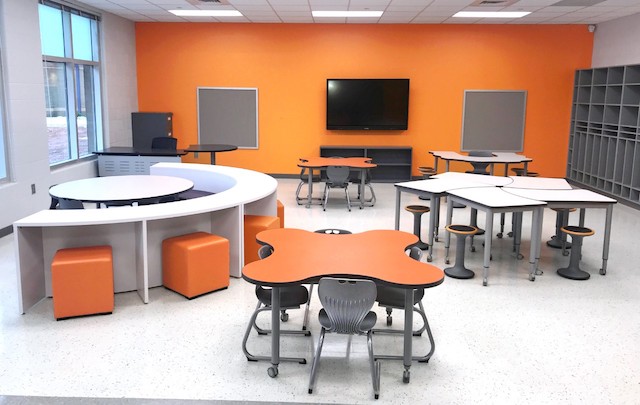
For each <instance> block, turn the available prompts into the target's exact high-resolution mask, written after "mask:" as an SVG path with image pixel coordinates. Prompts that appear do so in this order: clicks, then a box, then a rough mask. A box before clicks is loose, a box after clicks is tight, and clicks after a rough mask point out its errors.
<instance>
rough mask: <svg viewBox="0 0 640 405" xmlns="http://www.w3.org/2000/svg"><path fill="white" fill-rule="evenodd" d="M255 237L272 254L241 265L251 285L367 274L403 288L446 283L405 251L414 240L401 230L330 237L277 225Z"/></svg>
mask: <svg viewBox="0 0 640 405" xmlns="http://www.w3.org/2000/svg"><path fill="white" fill-rule="evenodd" d="M256 239H257V240H258V242H260V243H263V244H268V245H271V246H272V247H273V254H271V256H269V257H267V258H266V259H263V260H258V261H255V262H252V263H249V264H248V265H246V266H245V267H244V268H243V269H242V277H243V278H244V279H245V280H247V281H249V282H251V283H253V284H259V285H267V286H283V285H288V284H303V283H308V282H315V281H318V280H319V279H320V278H321V277H324V276H334V277H335V276H339V277H353V278H367V279H372V280H374V281H379V282H382V283H384V284H388V285H392V286H395V287H402V288H428V287H434V286H436V285H439V284H441V283H442V282H443V281H444V272H443V271H442V270H441V269H439V268H438V267H436V266H433V265H431V264H428V263H422V262H419V261H417V260H414V259H412V258H410V257H409V256H408V255H407V254H406V253H405V249H406V248H407V247H408V246H410V245H412V244H414V243H415V242H417V241H418V238H417V237H416V236H415V235H413V234H410V233H406V232H402V231H394V230H375V231H367V232H362V233H354V234H346V235H331V234H322V233H315V232H309V231H305V230H302V229H293V228H281V229H273V230H268V231H263V232H260V233H258V235H257V236H256Z"/></svg>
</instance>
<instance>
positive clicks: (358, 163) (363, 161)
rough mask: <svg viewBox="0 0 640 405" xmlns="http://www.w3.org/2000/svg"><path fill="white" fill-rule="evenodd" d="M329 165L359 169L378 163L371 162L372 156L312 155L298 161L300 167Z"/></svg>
mask: <svg viewBox="0 0 640 405" xmlns="http://www.w3.org/2000/svg"><path fill="white" fill-rule="evenodd" d="M327 166H349V167H354V168H359V169H370V168H372V167H376V166H378V165H376V164H375V163H371V158H368V157H345V158H332V157H310V158H301V159H300V163H298V167H308V168H319V167H327Z"/></svg>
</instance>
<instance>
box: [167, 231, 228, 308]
mask: <svg viewBox="0 0 640 405" xmlns="http://www.w3.org/2000/svg"><path fill="white" fill-rule="evenodd" d="M162 284H163V285H164V286H165V287H166V288H168V289H169V290H172V291H175V292H177V293H178V294H181V295H184V296H185V297H187V298H189V299H192V298H195V297H197V296H200V295H203V294H207V293H210V292H213V291H217V290H221V289H224V288H227V287H229V240H228V239H225V238H223V237H222V236H218V235H212V234H210V233H207V232H194V233H189V234H186V235H181V236H175V237H173V238H168V239H165V240H163V241H162Z"/></svg>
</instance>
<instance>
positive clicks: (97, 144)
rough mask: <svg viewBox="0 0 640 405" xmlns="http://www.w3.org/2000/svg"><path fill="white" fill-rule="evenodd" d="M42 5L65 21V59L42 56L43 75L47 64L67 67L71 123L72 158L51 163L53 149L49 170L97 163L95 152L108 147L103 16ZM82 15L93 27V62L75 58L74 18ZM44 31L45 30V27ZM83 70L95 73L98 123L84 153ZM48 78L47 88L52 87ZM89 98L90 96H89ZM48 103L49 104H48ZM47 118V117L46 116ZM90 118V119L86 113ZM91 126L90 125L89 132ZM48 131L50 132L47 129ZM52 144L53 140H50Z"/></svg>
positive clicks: (41, 0) (43, 1) (94, 117)
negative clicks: (80, 124) (80, 75)
mask: <svg viewBox="0 0 640 405" xmlns="http://www.w3.org/2000/svg"><path fill="white" fill-rule="evenodd" d="M39 4H40V5H42V6H47V7H52V8H55V9H57V10H60V12H61V17H62V29H63V41H64V44H63V46H64V57H60V56H52V55H46V54H42V68H43V73H45V72H46V67H45V64H46V63H47V62H52V63H61V64H63V66H64V74H65V87H66V88H65V93H66V94H65V103H64V106H65V112H66V122H67V134H66V137H67V139H66V140H67V142H68V144H67V149H68V156H67V157H66V158H64V159H62V160H60V161H55V162H52V161H51V148H49V156H50V158H49V166H50V167H56V166H59V165H64V164H68V163H74V162H78V161H81V160H85V159H95V155H94V154H93V153H92V152H93V151H95V150H99V149H102V148H103V145H104V128H103V122H104V121H103V115H104V111H103V106H104V100H103V98H102V97H103V91H102V85H103V84H102V74H101V73H102V64H101V57H102V54H101V46H100V45H101V38H100V34H101V30H100V16H99V15H96V14H91V13H88V12H85V11H83V10H80V9H77V8H73V7H69V6H67V5H64V4H60V3H57V2H55V1H50V0H39ZM73 15H79V16H81V17H85V18H89V19H90V20H91V24H90V30H91V31H90V35H91V38H90V44H91V57H92V60H86V59H77V58H75V57H74V55H73V27H72V24H73V23H72V16H73ZM41 29H42V27H41ZM41 35H42V34H41ZM79 67H82V68H83V69H86V68H87V67H90V68H91V69H92V75H91V79H92V83H91V87H90V88H91V91H92V98H93V101H92V105H93V110H92V113H91V115H92V120H93V121H94V124H92V126H94V132H95V133H94V134H93V135H92V136H90V134H87V150H86V154H83V153H85V151H82V150H80V147H79V145H80V134H79V132H78V117H79V116H80V111H79V106H80V103H79V101H78V97H79V93H80V92H84V90H85V88H83V87H79V86H80V81H79V80H77V78H76V71H77V69H79ZM47 83H48V82H47V80H46V78H45V87H46V86H47V85H48V84H47ZM85 97H86V95H85ZM47 103H48V102H47ZM45 115H46V114H45ZM85 115H86V116H89V114H88V113H86V112H85ZM88 127H89V125H87V128H88ZM47 128H49V127H48V126H47ZM47 141H49V139H47Z"/></svg>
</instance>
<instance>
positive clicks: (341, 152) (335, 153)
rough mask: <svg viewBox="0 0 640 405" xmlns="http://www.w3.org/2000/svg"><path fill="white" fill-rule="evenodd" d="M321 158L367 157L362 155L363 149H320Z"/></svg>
mask: <svg viewBox="0 0 640 405" xmlns="http://www.w3.org/2000/svg"><path fill="white" fill-rule="evenodd" d="M320 156H322V157H368V156H365V154H364V148H340V147H336V148H321V149H320Z"/></svg>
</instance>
